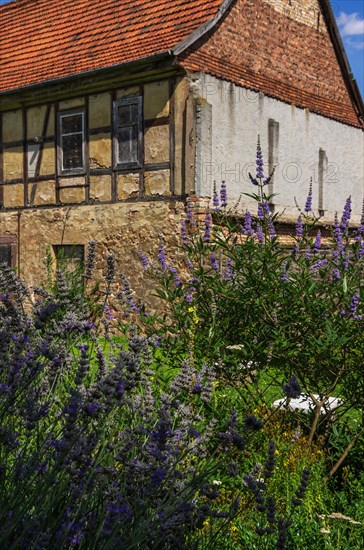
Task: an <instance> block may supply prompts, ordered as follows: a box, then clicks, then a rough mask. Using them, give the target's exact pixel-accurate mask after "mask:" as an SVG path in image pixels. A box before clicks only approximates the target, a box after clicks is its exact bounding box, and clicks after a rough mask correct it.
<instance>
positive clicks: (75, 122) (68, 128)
mask: <svg viewBox="0 0 364 550" xmlns="http://www.w3.org/2000/svg"><path fill="white" fill-rule="evenodd" d="M61 120H62V129H61V133H62V134H72V133H74V132H82V114H78V115H69V116H68V115H67V116H63V117H61Z"/></svg>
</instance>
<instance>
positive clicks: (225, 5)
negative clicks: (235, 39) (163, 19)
mask: <svg viewBox="0 0 364 550" xmlns="http://www.w3.org/2000/svg"><path fill="white" fill-rule="evenodd" d="M235 1H236V0H224V1H223V2H222V4H221V6H220V8H219V11H218V12H217V14H216V15H215V16H214V17H211V19H209V20H208V21H206V22H205V23H203V24H202V25H200V26H199V27H198V29H196V30H195V31H193V32H192V33H191V34H190V35H189V36H187V38H184V39H183V40H181V42H179V43H178V44H176V46H175V47H174V48H173V49H172V52H173V54H174V55H175V56H177V55H180V54H181V53H182V52H184V51H185V50H186V49H187V48H189V47H190V46H192V44H194V43H195V42H196V41H197V40H199V39H200V38H201V37H202V36H204V35H205V34H206V33H207V32H208V31H209V30H211V29H212V28H213V27H214V26H215V25H217V23H218V22H219V21H220V20H221V19H222V18H223V17H224V15H225V13H226V12H227V11H228V9H229V8H230V6H231V5H232V4H233V3H234V2H235Z"/></svg>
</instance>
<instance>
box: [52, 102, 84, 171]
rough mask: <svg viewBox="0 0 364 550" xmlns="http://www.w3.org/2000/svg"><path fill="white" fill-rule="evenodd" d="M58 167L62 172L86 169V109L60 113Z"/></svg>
mask: <svg viewBox="0 0 364 550" xmlns="http://www.w3.org/2000/svg"><path fill="white" fill-rule="evenodd" d="M58 169H59V173H60V174H65V175H67V174H75V173H76V174H77V173H82V172H84V171H85V111H84V110H78V111H67V112H60V113H59V114H58Z"/></svg>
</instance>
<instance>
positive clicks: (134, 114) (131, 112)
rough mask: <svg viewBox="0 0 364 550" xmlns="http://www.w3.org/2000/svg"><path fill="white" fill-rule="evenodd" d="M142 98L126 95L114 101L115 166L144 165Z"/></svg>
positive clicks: (131, 166)
mask: <svg viewBox="0 0 364 550" xmlns="http://www.w3.org/2000/svg"><path fill="white" fill-rule="evenodd" d="M142 122H143V121H142V98H141V97H140V96H133V97H124V98H122V99H119V100H117V101H115V102H114V110H113V124H114V138H113V141H114V158H115V162H114V168H116V169H117V168H119V169H120V168H138V167H140V166H141V165H142V151H143V148H142V136H143V124H142Z"/></svg>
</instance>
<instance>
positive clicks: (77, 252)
mask: <svg viewBox="0 0 364 550" xmlns="http://www.w3.org/2000/svg"><path fill="white" fill-rule="evenodd" d="M53 249H54V255H55V257H56V264H57V268H60V269H62V270H64V271H67V272H69V273H75V272H76V271H80V270H81V269H83V261H84V253H85V247H84V246H83V244H57V245H55V246H54V247H53Z"/></svg>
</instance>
